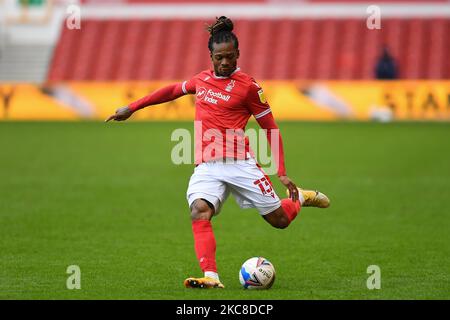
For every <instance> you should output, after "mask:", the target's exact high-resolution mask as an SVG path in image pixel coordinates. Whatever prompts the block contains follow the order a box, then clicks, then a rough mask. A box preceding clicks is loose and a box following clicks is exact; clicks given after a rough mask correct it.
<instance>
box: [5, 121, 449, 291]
mask: <svg viewBox="0 0 450 320" xmlns="http://www.w3.org/2000/svg"><path fill="white" fill-rule="evenodd" d="M279 125H280V128H281V132H282V134H283V139H284V144H285V154H286V163H287V170H288V174H289V176H290V177H291V178H293V179H294V181H295V182H296V183H297V184H298V185H300V186H303V187H305V188H318V189H320V190H322V191H323V192H325V193H326V194H328V195H329V197H330V199H331V201H332V204H331V207H330V208H329V209H326V210H321V209H314V208H304V209H303V210H302V211H301V212H300V214H299V216H298V218H297V219H296V220H295V221H294V222H293V223H292V224H291V225H290V226H289V227H288V228H287V229H285V230H277V229H274V228H272V227H271V226H270V225H269V224H267V223H266V222H265V221H264V220H263V219H262V218H261V217H259V215H258V213H257V212H256V210H241V209H240V208H239V207H238V206H237V205H236V203H235V202H234V199H233V198H229V199H228V201H227V203H226V204H225V206H224V208H223V211H222V212H221V214H220V215H219V216H217V217H216V218H214V219H213V227H214V231H215V236H216V240H217V263H218V268H219V272H220V276H221V280H222V281H223V283H224V284H225V286H226V288H225V289H224V290H198V289H197V290H193V289H185V288H184V287H183V285H182V283H183V280H184V279H185V278H186V277H188V276H199V275H201V272H200V269H199V267H198V263H197V260H196V258H195V253H194V248H193V237H192V231H191V223H190V216H189V211H188V207H187V203H186V199H185V193H186V188H187V184H188V181H189V177H190V175H191V173H192V171H193V166H192V165H181V166H176V165H174V164H172V163H171V160H170V152H171V149H172V147H173V146H174V145H175V142H172V141H170V135H171V132H172V131H173V130H174V129H175V128H180V127H185V128H189V129H192V127H193V125H192V123H174V122H171V123H154V122H125V123H107V124H106V123H101V122H68V123H64V122H61V123H56V122H55V123H51V122H49V123H39V122H2V123H0V154H1V157H0V240H1V241H0V298H1V299H449V298H450V139H449V138H450V125H449V124H448V123H390V124H378V123H352V122H349V123H347V122H340V123H303V122H299V123H295V122H280V123H279ZM272 180H273V183H274V186H275V189H276V190H277V192H278V194H279V195H284V189H283V188H282V186H281V184H280V183H279V181H278V179H277V178H276V177H273V178H272ZM252 256H264V257H266V258H267V259H269V260H270V261H271V262H272V263H273V264H274V266H275V268H276V271H277V279H276V281H275V284H274V286H273V288H272V289H270V290H267V291H250V290H244V289H242V288H241V287H240V284H239V280H238V270H239V268H240V266H241V264H242V262H243V261H245V260H246V259H247V258H250V257H252ZM69 265H78V266H79V267H80V269H81V289H80V290H68V289H67V288H66V280H67V278H68V277H69V274H67V273H66V269H67V267H68V266H69ZM370 265H378V266H379V267H380V269H381V289H380V290H368V289H367V287H366V281H367V278H368V277H369V276H370V274H368V273H367V267H368V266H370Z"/></svg>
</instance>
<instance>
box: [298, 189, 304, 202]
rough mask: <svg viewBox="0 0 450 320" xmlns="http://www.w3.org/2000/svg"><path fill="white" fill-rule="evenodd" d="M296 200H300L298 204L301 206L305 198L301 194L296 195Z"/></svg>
mask: <svg viewBox="0 0 450 320" xmlns="http://www.w3.org/2000/svg"><path fill="white" fill-rule="evenodd" d="M298 200H300V203H301V204H302V205H303V203H304V202H305V197H303V193H301V192H299V193H298Z"/></svg>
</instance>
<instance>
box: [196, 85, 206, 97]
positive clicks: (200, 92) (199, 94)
mask: <svg viewBox="0 0 450 320" xmlns="http://www.w3.org/2000/svg"><path fill="white" fill-rule="evenodd" d="M205 95H206V89H205V88H203V87H201V88H200V89H198V92H197V99H199V100H202V99H203V98H204V97H205Z"/></svg>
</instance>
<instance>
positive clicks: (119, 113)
mask: <svg viewBox="0 0 450 320" xmlns="http://www.w3.org/2000/svg"><path fill="white" fill-rule="evenodd" d="M132 114H133V111H131V109H130V107H128V106H126V107H122V108H119V109H117V110H116V113H115V114H113V115H111V116H109V117H108V119H106V120H105V122H108V121H111V120H115V121H124V120H127V119H128V118H129V117H131V115H132Z"/></svg>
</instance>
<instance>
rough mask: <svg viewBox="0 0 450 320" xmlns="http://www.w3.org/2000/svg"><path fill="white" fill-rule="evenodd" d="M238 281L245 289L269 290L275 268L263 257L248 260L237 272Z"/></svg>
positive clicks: (273, 278) (273, 279)
mask: <svg viewBox="0 0 450 320" xmlns="http://www.w3.org/2000/svg"><path fill="white" fill-rule="evenodd" d="M239 281H240V282H241V284H242V286H243V287H244V288H245V289H269V288H270V287H271V286H272V285H273V282H274V281H275V268H274V267H273V265H272V263H271V262H270V261H269V260H267V259H265V258H263V257H253V258H250V259H248V260H247V261H245V262H244V264H243V265H242V267H241V270H240V271H239Z"/></svg>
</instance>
